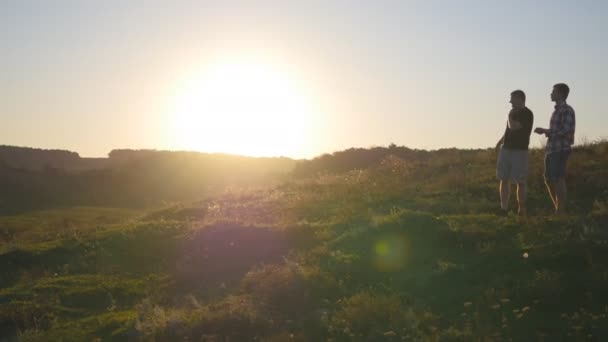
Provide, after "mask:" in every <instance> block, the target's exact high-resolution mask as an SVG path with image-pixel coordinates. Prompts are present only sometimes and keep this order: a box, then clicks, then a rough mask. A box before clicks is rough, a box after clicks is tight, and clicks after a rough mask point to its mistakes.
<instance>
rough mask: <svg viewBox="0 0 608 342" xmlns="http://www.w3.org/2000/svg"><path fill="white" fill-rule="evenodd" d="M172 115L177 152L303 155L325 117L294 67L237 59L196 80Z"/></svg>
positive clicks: (177, 100) (205, 70)
mask: <svg viewBox="0 0 608 342" xmlns="http://www.w3.org/2000/svg"><path fill="white" fill-rule="evenodd" d="M169 114H170V115H169V125H170V126H171V135H172V140H173V143H174V147H175V148H177V149H182V150H196V151H203V152H220V153H231V154H240V155H248V156H290V157H301V156H304V155H307V154H308V153H309V149H310V145H311V141H310V140H311V139H312V136H313V133H314V132H313V129H314V127H315V125H316V124H317V121H318V118H319V114H320V113H319V110H318V109H317V108H315V106H314V101H313V100H312V98H311V96H310V92H309V91H308V89H307V87H305V86H304V85H303V84H302V82H300V81H299V80H298V78H297V77H296V76H295V74H294V73H293V72H290V70H289V69H287V68H281V67H280V66H278V65H276V64H269V63H263V62H260V61H257V60H238V61H234V60H233V61H223V62H220V63H215V64H212V65H209V66H207V67H205V68H203V70H201V71H200V72H197V73H195V74H194V75H192V76H190V77H189V79H188V80H187V81H185V82H184V84H183V85H182V86H181V87H179V89H178V91H177V94H176V96H175V98H174V100H173V104H172V106H171V110H170V113H169Z"/></svg>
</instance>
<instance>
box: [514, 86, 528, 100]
mask: <svg viewBox="0 0 608 342" xmlns="http://www.w3.org/2000/svg"><path fill="white" fill-rule="evenodd" d="M511 96H515V97H518V98H520V99H521V100H522V101H524V102H526V93H524V91H523V90H519V89H517V90H513V91H512V92H511Z"/></svg>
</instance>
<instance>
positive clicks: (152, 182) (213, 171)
mask: <svg viewBox="0 0 608 342" xmlns="http://www.w3.org/2000/svg"><path fill="white" fill-rule="evenodd" d="M295 163H296V161H295V160H293V159H289V158H253V157H243V156H234V155H226V154H208V153H198V152H170V151H154V150H127V149H124V150H114V151H112V152H110V154H109V157H108V158H81V157H80V156H79V155H78V154H77V153H75V152H70V151H61V150H41V149H33V148H22V147H13V146H0V188H1V189H2V190H3V191H2V192H0V214H2V213H7V212H15V211H23V210H30V209H40V208H47V207H56V206H64V205H74V204H88V205H107V206H127V207H131V206H141V205H147V204H154V203H159V202H162V201H174V200H185V199H190V198H196V197H201V196H203V195H205V194H206V193H208V192H209V191H211V190H212V189H214V188H221V187H224V186H226V185H229V184H235V185H255V184H261V183H267V182H269V181H272V180H275V179H278V178H279V177H281V175H286V174H288V173H290V172H291V171H292V170H293V168H294V167H295Z"/></svg>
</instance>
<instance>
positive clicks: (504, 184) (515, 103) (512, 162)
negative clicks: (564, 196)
mask: <svg viewBox="0 0 608 342" xmlns="http://www.w3.org/2000/svg"><path fill="white" fill-rule="evenodd" d="M509 102H510V103H511V106H512V107H513V108H512V109H511V111H510V112H509V118H508V120H507V127H506V129H505V133H504V135H503V136H502V138H500V140H499V141H498V143H497V144H496V148H497V149H498V150H499V152H498V161H497V163H496V176H497V177H498V180H499V181H500V186H499V192H500V210H499V211H498V214H499V215H506V214H507V212H508V210H509V197H510V195H511V182H513V183H515V184H517V205H518V211H517V213H518V214H519V215H526V184H527V181H528V145H529V144H530V134H531V133H532V123H533V121H534V114H532V111H531V110H530V109H528V107H526V94H525V93H524V92H523V91H521V90H515V91H513V92H512V93H511V100H510V101H509Z"/></svg>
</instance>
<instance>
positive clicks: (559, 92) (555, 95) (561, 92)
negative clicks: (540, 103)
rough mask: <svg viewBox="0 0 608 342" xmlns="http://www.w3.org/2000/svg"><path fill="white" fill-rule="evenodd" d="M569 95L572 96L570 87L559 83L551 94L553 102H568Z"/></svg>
mask: <svg viewBox="0 0 608 342" xmlns="http://www.w3.org/2000/svg"><path fill="white" fill-rule="evenodd" d="M568 94H570V87H568V85H567V84H565V83H558V84H556V85H554V86H553V91H552V92H551V101H553V102H559V101H566V99H567V98H568Z"/></svg>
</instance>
